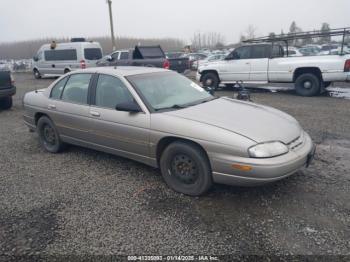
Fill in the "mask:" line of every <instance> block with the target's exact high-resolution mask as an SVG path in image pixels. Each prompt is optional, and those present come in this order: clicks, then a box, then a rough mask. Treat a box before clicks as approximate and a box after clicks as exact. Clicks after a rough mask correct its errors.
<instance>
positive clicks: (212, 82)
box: [202, 72, 220, 90]
mask: <svg viewBox="0 0 350 262" xmlns="http://www.w3.org/2000/svg"><path fill="white" fill-rule="evenodd" d="M219 82H220V81H219V78H218V76H217V75H216V74H215V73H211V72H209V73H205V74H204V76H203V77H202V83H203V86H205V87H211V88H212V89H214V90H216V89H218V87H219Z"/></svg>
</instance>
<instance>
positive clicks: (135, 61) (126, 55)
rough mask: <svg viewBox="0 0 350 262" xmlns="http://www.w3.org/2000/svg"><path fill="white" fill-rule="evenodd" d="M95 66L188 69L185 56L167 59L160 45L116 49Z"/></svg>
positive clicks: (179, 70)
mask: <svg viewBox="0 0 350 262" xmlns="http://www.w3.org/2000/svg"><path fill="white" fill-rule="evenodd" d="M97 66H145V67H159V68H166V69H170V70H174V71H177V72H179V73H183V72H185V71H186V70H187V69H189V65H188V59H187V58H174V59H167V58H166V56H165V53H164V52H163V50H162V48H161V47H160V46H136V47H135V48H134V49H129V50H118V51H115V52H113V53H112V54H110V55H108V56H106V57H104V58H103V59H101V60H100V61H99V62H97Z"/></svg>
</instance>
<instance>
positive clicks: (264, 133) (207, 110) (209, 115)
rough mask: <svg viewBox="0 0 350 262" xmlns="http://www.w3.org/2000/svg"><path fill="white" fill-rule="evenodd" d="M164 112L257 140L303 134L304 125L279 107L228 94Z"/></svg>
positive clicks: (289, 137) (286, 142) (294, 137)
mask: <svg viewBox="0 0 350 262" xmlns="http://www.w3.org/2000/svg"><path fill="white" fill-rule="evenodd" d="M164 114H167V115H171V116H173V117H179V118H184V119H188V120H192V121H196V122H200V123H203V124H207V125H212V126H216V127H219V128H222V129H225V130H228V131H231V132H234V133H237V134H240V135H242V136H244V137H247V138H249V139H251V140H253V141H255V142H257V143H263V142H270V141H281V142H283V143H285V144H288V143H290V142H291V141H293V140H294V139H296V138H298V137H299V136H300V135H301V127H300V125H299V124H298V122H297V121H296V120H295V119H294V118H293V117H291V116H290V115H288V114H286V113H283V112H281V111H279V110H276V109H273V108H270V107H266V106H261V105H257V104H253V103H247V102H243V101H239V100H233V99H229V98H220V99H216V100H213V101H210V102H207V103H203V104H200V105H196V106H192V107H189V108H185V109H181V110H177V111H170V112H166V113H164Z"/></svg>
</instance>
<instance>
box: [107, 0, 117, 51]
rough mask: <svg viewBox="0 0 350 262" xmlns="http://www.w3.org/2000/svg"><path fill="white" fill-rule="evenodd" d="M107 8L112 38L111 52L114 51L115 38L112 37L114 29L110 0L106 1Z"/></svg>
mask: <svg viewBox="0 0 350 262" xmlns="http://www.w3.org/2000/svg"><path fill="white" fill-rule="evenodd" d="M106 1H107V3H108V7H109V22H110V24H111V37H112V48H113V51H114V50H116V44H115V37H114V27H113V14H112V0H106Z"/></svg>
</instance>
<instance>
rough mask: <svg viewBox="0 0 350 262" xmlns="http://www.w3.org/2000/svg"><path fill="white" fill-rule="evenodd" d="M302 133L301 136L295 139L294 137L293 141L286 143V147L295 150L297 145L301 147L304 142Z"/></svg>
mask: <svg viewBox="0 0 350 262" xmlns="http://www.w3.org/2000/svg"><path fill="white" fill-rule="evenodd" d="M304 142H305V141H304V134H301V136H299V137H297V138H296V139H294V140H293V141H291V142H290V143H288V144H287V145H288V147H289V149H290V150H296V149H298V148H299V147H301V146H302V145H303V144H304Z"/></svg>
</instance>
